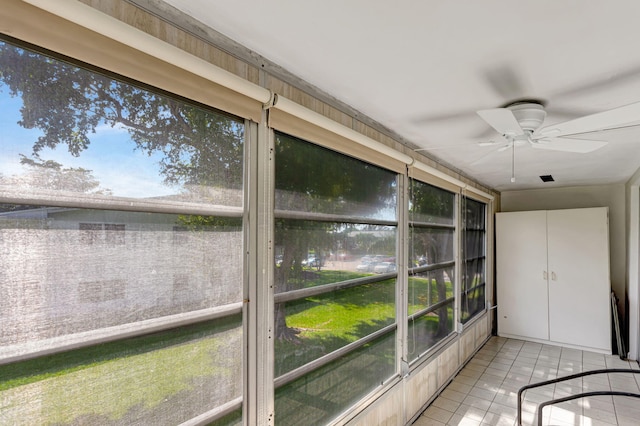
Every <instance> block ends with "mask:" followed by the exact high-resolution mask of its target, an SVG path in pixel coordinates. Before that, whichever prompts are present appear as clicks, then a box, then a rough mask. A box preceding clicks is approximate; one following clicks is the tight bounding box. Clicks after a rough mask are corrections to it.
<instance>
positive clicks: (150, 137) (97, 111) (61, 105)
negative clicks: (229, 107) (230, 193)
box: [0, 42, 244, 189]
mask: <svg viewBox="0 0 640 426" xmlns="http://www.w3.org/2000/svg"><path fill="white" fill-rule="evenodd" d="M0 82H2V83H3V84H4V86H5V87H6V88H7V89H8V91H9V94H10V95H11V96H19V97H21V98H22V108H21V109H20V112H21V115H22V118H21V120H20V121H19V122H18V124H19V125H20V126H22V127H24V128H26V129H39V130H41V131H42V135H41V136H39V137H38V138H37V140H36V141H35V142H34V144H33V150H32V153H31V157H32V160H33V161H34V162H40V163H41V164H45V163H46V161H47V160H46V159H41V158H40V154H41V153H42V151H43V150H44V149H45V148H51V149H53V148H56V147H58V146H60V145H65V146H66V148H67V150H68V151H69V153H70V154H72V155H74V156H76V157H77V156H79V155H80V154H81V153H82V151H84V150H85V149H87V147H88V146H89V144H90V143H91V139H90V136H91V135H92V134H94V133H95V132H96V128H97V127H98V126H99V125H105V124H106V125H108V126H112V127H114V126H122V127H124V128H126V129H127V131H128V132H129V135H130V137H131V140H132V141H133V142H134V144H135V149H138V150H141V151H142V152H145V153H146V154H148V155H152V154H157V153H160V154H161V155H162V159H161V161H160V164H159V167H160V170H159V172H160V174H161V176H162V177H163V179H164V181H165V182H166V183H168V184H187V185H188V184H194V185H195V184H199V185H208V186H225V187H232V188H234V189H240V188H242V173H243V163H242V162H243V139H244V137H243V128H242V125H241V124H239V123H238V121H236V120H233V119H231V118H230V117H227V116H225V115H222V114H219V113H214V112H212V111H210V110H207V109H206V108H203V107H201V106H198V105H195V104H193V103H188V102H185V101H183V100H180V99H176V98H173V97H170V96H166V95H164V94H161V93H159V92H158V91H150V90H147V89H146V88H143V87H140V86H136V85H133V84H130V83H129V82H125V81H120V80H115V79H113V78H112V77H108V76H105V75H102V74H99V73H96V72H93V71H88V70H86V69H84V68H80V67H78V66H75V65H72V64H69V63H67V62H63V61H60V60H56V59H53V58H51V57H48V56H46V55H43V54H41V53H38V52H34V51H31V50H27V49H22V48H18V47H16V46H13V45H11V44H9V43H6V42H0ZM25 158H26V157H25ZM43 162H44V163H43ZM222 183H223V185H221V184H222Z"/></svg>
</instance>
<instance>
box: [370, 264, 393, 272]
mask: <svg viewBox="0 0 640 426" xmlns="http://www.w3.org/2000/svg"><path fill="white" fill-rule="evenodd" d="M396 269H397V268H396V264H395V263H391V262H380V263H378V264H377V265H376V266H375V267H374V268H373V272H375V273H376V274H384V273H387V272H395V271H396Z"/></svg>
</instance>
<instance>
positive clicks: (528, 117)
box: [507, 103, 547, 132]
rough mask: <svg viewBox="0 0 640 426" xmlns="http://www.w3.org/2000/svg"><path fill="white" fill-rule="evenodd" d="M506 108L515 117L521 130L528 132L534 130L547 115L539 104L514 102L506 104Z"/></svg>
mask: <svg viewBox="0 0 640 426" xmlns="http://www.w3.org/2000/svg"><path fill="white" fill-rule="evenodd" d="M507 108H508V109H509V110H510V111H511V112H512V113H513V115H514V117H516V120H518V124H520V127H522V130H525V131H529V132H534V131H535V130H536V129H537V128H538V127H540V126H541V125H542V122H543V121H544V119H545V117H546V116H547V113H546V112H545V110H544V107H543V106H542V105H540V104H535V103H516V104H513V105H509V106H507Z"/></svg>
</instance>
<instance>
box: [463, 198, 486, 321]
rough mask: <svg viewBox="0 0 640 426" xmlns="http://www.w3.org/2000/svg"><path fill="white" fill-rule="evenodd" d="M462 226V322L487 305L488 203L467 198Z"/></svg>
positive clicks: (464, 200)
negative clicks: (486, 252)
mask: <svg viewBox="0 0 640 426" xmlns="http://www.w3.org/2000/svg"><path fill="white" fill-rule="evenodd" d="M462 226H463V228H462V259H463V265H462V279H461V288H460V291H461V293H460V322H462V323H463V324H464V323H466V322H467V321H469V319H471V318H472V317H473V316H475V315H476V314H478V313H479V312H482V311H484V309H485V306H486V301H485V300H486V295H485V291H486V281H485V280H486V273H485V262H486V254H485V250H486V239H487V236H486V205H485V204H484V203H481V202H479V201H476V200H473V199H471V198H468V197H463V198H462Z"/></svg>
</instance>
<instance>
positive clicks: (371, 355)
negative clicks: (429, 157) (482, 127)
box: [0, 36, 492, 425]
mask: <svg viewBox="0 0 640 426" xmlns="http://www.w3.org/2000/svg"><path fill="white" fill-rule="evenodd" d="M159 86H160V87H157V86H155V85H153V84H150V83H149V82H147V81H140V80H138V79H134V78H131V77H130V76H128V75H122V74H120V73H118V66H117V63H116V64H114V66H113V68H112V69H104V68H101V67H97V66H95V65H92V64H89V63H86V62H83V58H82V57H79V58H71V57H68V56H64V55H62V54H60V53H57V52H55V51H53V50H47V49H46V48H44V47H41V46H39V45H37V44H30V43H27V42H25V41H22V40H19V39H16V38H12V37H9V36H2V38H1V39H0V105H2V111H3V114H2V117H0V123H1V126H2V129H3V132H2V133H1V134H0V144H2V147H3V149H2V150H1V151H0V164H2V168H1V172H0V266H1V268H0V321H1V322H2V324H3V327H2V332H1V333H0V422H2V423H7V424H16V425H19V424H43V425H44V424H56V425H63V424H69V425H72V424H110V425H129V424H154V425H163V424H166V425H174V424H193V425H195V424H215V425H231V424H233V425H235V424H238V425H248V424H273V423H275V424H278V425H287V424H291V425H298V424H338V423H351V424H360V423H361V424H366V423H367V422H369V417H368V416H370V415H374V414H371V409H370V407H375V406H376V405H377V404H379V403H378V402H376V401H385V400H388V399H389V398H391V396H390V395H395V394H396V392H397V391H398V389H401V388H405V387H410V386H413V387H418V388H419V387H421V386H426V387H427V388H428V391H427V393H433V392H435V391H436V390H437V389H438V388H439V387H440V386H443V385H444V384H445V383H446V381H447V379H448V378H449V377H450V376H451V374H453V373H454V372H455V370H456V369H457V368H459V366H460V365H462V362H463V361H464V360H465V359H467V358H468V357H469V356H470V355H471V354H472V353H473V351H474V350H475V349H476V348H477V347H479V346H480V345H481V344H482V343H483V342H484V340H486V338H487V337H488V335H489V329H490V327H489V325H488V324H489V320H488V315H487V309H486V307H487V304H488V303H489V302H488V301H487V297H488V295H487V294H486V293H487V292H486V290H485V287H486V283H487V270H486V264H487V261H486V253H487V244H488V243H487V237H486V231H487V224H488V223H489V221H490V218H489V215H490V212H491V209H492V203H491V199H487V198H484V197H482V196H479V195H477V194H475V195H474V194H472V193H470V192H466V191H463V189H462V188H461V187H459V186H458V187H456V186H455V185H452V184H450V183H447V182H444V183H443V181H442V180H439V179H433V177H432V176H429V175H428V174H427V173H425V172H423V171H419V170H414V169H411V168H407V167H404V166H402V167H401V166H400V165H398V163H397V162H395V161H389V160H388V159H385V158H384V156H382V155H381V154H380V153H378V152H374V151H373V150H367V149H365V150H361V151H357V150H356V151H354V149H353V147H352V146H351V145H352V144H348V145H347V144H345V143H344V140H343V139H342V138H340V137H336V138H335V140H333V139H332V140H331V141H329V142H327V133H322V132H321V133H319V134H318V135H319V136H318V137H317V138H316V137H314V136H313V135H314V132H315V130H313V131H311V132H309V131H308V129H307V130H304V128H305V124H304V123H302V124H301V123H300V122H296V121H295V120H298V119H295V120H292V119H291V118H290V117H288V116H287V115H282V114H280V115H279V116H277V117H274V119H273V120H272V121H268V120H262V119H259V121H261V122H260V123H258V122H257V121H256V119H255V117H254V116H252V115H251V114H244V113H242V111H243V109H242V108H235V107H233V106H232V107H230V108H229V110H227V109H225V108H222V107H221V105H220V104H217V103H215V102H214V104H215V105H213V106H212V105H210V104H208V103H207V102H202V100H201V99H198V100H195V99H192V98H191V97H190V96H186V95H187V94H188V92H189V91H188V90H185V91H184V92H183V91H181V90H179V89H176V90H169V88H168V87H165V86H163V85H159ZM178 88H179V86H178ZM173 89H175V88H173ZM214 93H215V91H214ZM263 114H265V115H268V114H269V112H266V111H265V112H263ZM274 115H275V114H274ZM267 123H268V124H267ZM296 129H303V130H301V131H298V130H296ZM331 138H332V137H331V135H330V134H329V139H331ZM264 318H266V319H268V320H267V321H266V322H263V321H262V319H264ZM463 324H464V325H463ZM454 349H455V354H454V352H453V351H454ZM436 364H438V365H441V366H442V368H441V369H440V370H438V372H434V371H432V369H433V366H434V365H436ZM403 392H404V391H403ZM393 398H396V397H395V396H394V397H393ZM427 399H428V397H427ZM425 403H426V399H425V397H424V396H421V395H420V394H418V393H416V395H415V397H412V398H407V399H406V400H405V401H403V402H402V403H401V405H402V406H403V407H404V408H403V410H402V413H399V414H397V416H399V417H397V418H398V422H399V424H400V423H404V422H408V421H409V420H411V417H412V416H414V415H417V414H418V413H419V410H420V408H421V407H422V406H423V405H424V404H425ZM380 404H382V405H381V406H383V405H384V402H382V403H380ZM265 413H266V414H265ZM263 414H265V415H264V416H263ZM375 415H377V414H375Z"/></svg>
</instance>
